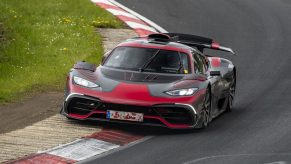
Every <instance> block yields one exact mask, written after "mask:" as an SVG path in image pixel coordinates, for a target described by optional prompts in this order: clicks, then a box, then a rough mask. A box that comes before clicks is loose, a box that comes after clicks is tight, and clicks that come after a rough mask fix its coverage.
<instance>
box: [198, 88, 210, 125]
mask: <svg viewBox="0 0 291 164" xmlns="http://www.w3.org/2000/svg"><path fill="white" fill-rule="evenodd" d="M210 110H211V94H210V90H209V88H207V89H206V93H205V98H204V104H203V111H202V112H201V118H200V120H199V125H198V128H200V129H203V128H206V127H207V126H208V124H209V122H210V117H211V115H210Z"/></svg>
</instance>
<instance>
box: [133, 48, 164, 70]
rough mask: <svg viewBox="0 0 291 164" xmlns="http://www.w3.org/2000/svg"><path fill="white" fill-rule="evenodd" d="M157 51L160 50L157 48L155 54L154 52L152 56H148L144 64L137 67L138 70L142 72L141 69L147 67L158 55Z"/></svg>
mask: <svg viewBox="0 0 291 164" xmlns="http://www.w3.org/2000/svg"><path fill="white" fill-rule="evenodd" d="M159 52H160V50H157V52H155V54H154V55H153V56H152V57H150V58H149V60H147V61H146V62H145V64H144V65H143V66H142V67H140V68H139V69H138V70H139V72H143V71H144V70H145V69H146V68H147V67H148V65H149V64H151V62H152V61H153V59H154V58H155V57H156V56H157V55H158V53H159Z"/></svg>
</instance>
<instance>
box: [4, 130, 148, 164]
mask: <svg viewBox="0 0 291 164" xmlns="http://www.w3.org/2000/svg"><path fill="white" fill-rule="evenodd" d="M149 138H150V137H144V136H141V135H136V134H130V133H128V132H123V131H118V130H106V129H103V130H101V131H100V132H97V133H94V134H92V135H90V136H86V137H84V138H81V139H77V140H75V141H73V142H71V143H68V144H64V145H60V146H57V147H55V148H52V149H50V150H47V151H44V152H39V153H36V154H32V155H29V156H26V157H24V158H21V159H18V160H15V161H9V162H7V163H15V164H16V163H17V164H32V163H33V164H38V163H59V164H62V163H76V162H79V161H81V160H85V159H88V158H90V157H93V156H96V155H101V154H102V155H103V154H108V153H110V152H115V151H118V150H121V149H124V148H125V147H128V146H132V145H134V144H137V143H139V142H142V141H144V140H146V139H149Z"/></svg>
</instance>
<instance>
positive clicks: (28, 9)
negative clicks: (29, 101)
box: [0, 0, 123, 104]
mask: <svg viewBox="0 0 291 164" xmlns="http://www.w3.org/2000/svg"><path fill="white" fill-rule="evenodd" d="M0 11H1V14H0V35H1V36H0V38H1V39H0V104H1V103H5V102H10V101H13V100H17V99H19V98H21V97H22V96H23V95H24V94H30V93H32V92H39V91H44V90H50V89H54V90H55V89H57V90H61V89H62V88H63V86H64V82H65V80H64V79H65V75H66V73H67V72H68V71H69V69H70V68H71V67H72V65H73V64H74V63H75V62H76V61H80V60H86V61H90V62H93V63H96V64H97V63H98V62H99V61H100V59H101V56H102V54H103V49H102V44H101V37H100V35H97V34H96V33H95V30H94V26H98V27H111V28H120V27H122V26H123V24H122V23H121V22H119V21H117V20H116V19H115V17H114V16H112V15H110V14H109V13H107V12H106V11H104V10H102V9H100V8H99V7H96V6H95V5H94V4H93V3H92V2H90V1H89V0H45V1H42V0H41V1H40V0H22V1H19V0H1V1H0Z"/></svg>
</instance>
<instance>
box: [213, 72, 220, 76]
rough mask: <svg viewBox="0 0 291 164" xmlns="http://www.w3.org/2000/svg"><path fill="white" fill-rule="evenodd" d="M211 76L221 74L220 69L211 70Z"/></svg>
mask: <svg viewBox="0 0 291 164" xmlns="http://www.w3.org/2000/svg"><path fill="white" fill-rule="evenodd" d="M210 76H221V73H220V71H210Z"/></svg>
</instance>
